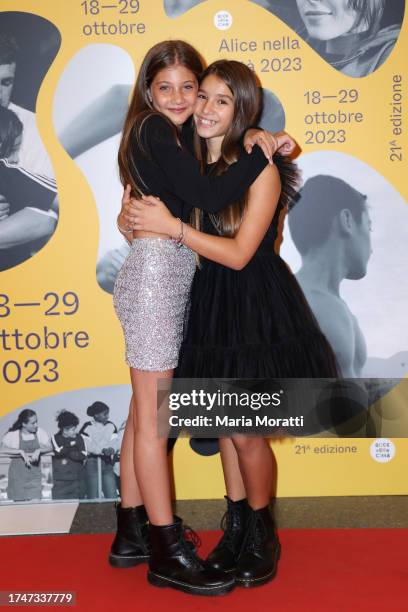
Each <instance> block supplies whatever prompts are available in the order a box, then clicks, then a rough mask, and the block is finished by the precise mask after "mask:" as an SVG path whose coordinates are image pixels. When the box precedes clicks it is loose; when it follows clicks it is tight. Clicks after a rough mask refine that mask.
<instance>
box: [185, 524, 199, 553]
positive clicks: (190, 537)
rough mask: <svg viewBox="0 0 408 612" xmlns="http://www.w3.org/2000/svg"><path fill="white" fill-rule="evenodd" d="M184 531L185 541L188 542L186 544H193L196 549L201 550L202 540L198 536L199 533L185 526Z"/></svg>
mask: <svg viewBox="0 0 408 612" xmlns="http://www.w3.org/2000/svg"><path fill="white" fill-rule="evenodd" d="M183 530H184V539H185V540H186V542H192V544H193V545H194V546H195V547H196V548H200V546H201V544H202V542H201V538H200V536H199V535H198V533H197V532H196V531H194V529H191V527H189V526H188V525H184V526H183Z"/></svg>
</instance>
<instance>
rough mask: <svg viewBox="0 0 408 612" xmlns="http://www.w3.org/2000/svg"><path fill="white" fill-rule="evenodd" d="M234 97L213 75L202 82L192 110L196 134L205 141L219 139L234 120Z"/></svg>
mask: <svg viewBox="0 0 408 612" xmlns="http://www.w3.org/2000/svg"><path fill="white" fill-rule="evenodd" d="M234 111H235V106H234V95H233V93H232V91H231V90H230V88H229V87H228V86H227V85H226V84H225V83H224V81H223V80H222V79H220V78H219V77H218V76H216V75H215V74H209V75H208V76H207V77H205V79H204V80H203V81H202V83H201V85H200V87H199V90H198V95H197V103H196V106H195V109H194V122H195V124H196V128H197V133H198V135H199V136H201V137H202V138H206V139H215V138H217V139H221V140H223V138H224V136H225V134H226V133H227V131H228V128H229V127H230V125H231V123H232V120H233V118H234Z"/></svg>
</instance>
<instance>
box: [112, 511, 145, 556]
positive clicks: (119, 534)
mask: <svg viewBox="0 0 408 612" xmlns="http://www.w3.org/2000/svg"><path fill="white" fill-rule="evenodd" d="M115 506H116V516H117V524H118V527H117V531H116V536H115V539H114V540H113V543H112V547H111V552H110V555H109V563H110V564H111V565H112V567H132V566H133V565H138V564H139V563H144V562H146V561H148V560H149V556H150V545H149V538H148V518H147V514H146V510H145V507H144V506H136V507H134V508H122V506H121V505H120V504H115Z"/></svg>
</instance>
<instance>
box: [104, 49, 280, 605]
mask: <svg viewBox="0 0 408 612" xmlns="http://www.w3.org/2000/svg"><path fill="white" fill-rule="evenodd" d="M201 71H202V63H201V60H200V58H199V56H198V54H197V52H196V51H195V50H194V49H193V48H192V47H191V46H190V45H188V44H186V43H184V42H182V41H166V42H163V43H159V44H158V45H155V47H153V48H152V49H151V50H150V51H149V52H148V53H147V55H146V57H145V59H144V61H143V63H142V66H141V68H140V71H139V75H138V78H137V82H136V85H135V89H134V92H133V96H132V99H131V102H130V107H129V111H128V114H127V117H126V120H125V124H124V129H123V135H122V140H121V145H120V149H119V169H120V176H121V180H122V183H123V185H130V186H131V190H132V193H133V194H138V195H141V194H154V195H156V196H159V197H160V198H162V199H163V200H164V201H166V204H167V206H168V207H169V210H171V212H172V213H173V214H174V215H175V217H177V218H178V222H179V226H180V234H179V235H178V236H177V239H176V240H171V239H169V237H168V236H167V235H157V234H152V233H149V232H145V231H137V232H133V231H132V230H130V231H127V229H128V228H126V227H123V222H122V223H121V217H120V216H119V220H118V224H119V229H121V230H125V233H127V237H128V240H129V243H130V244H131V249H130V252H129V254H128V256H127V258H126V260H125V262H124V264H123V267H122V268H121V270H120V272H119V274H118V277H117V279H116V283H115V288H114V296H113V297H114V306H115V310H116V312H117V315H118V317H119V320H120V322H121V324H122V327H123V331H124V336H125V343H126V361H127V363H128V365H129V367H130V376H131V382H132V389H133V401H132V404H131V410H130V413H129V418H128V421H127V425H126V429H125V433H124V437H123V442H122V448H121V460H120V470H121V484H122V487H121V500H122V501H121V504H120V505H119V506H118V507H117V516H118V531H117V534H116V537H115V540H114V542H113V545H112V549H111V553H110V557H109V560H110V563H111V564H112V565H114V566H115V567H127V566H130V565H135V564H137V563H140V562H142V561H146V560H147V559H149V565H150V570H149V574H148V578H149V580H150V582H152V583H153V584H157V585H159V586H171V587H173V588H177V589H180V590H184V591H186V592H189V593H194V594H211V595H216V594H222V593H225V592H228V591H230V590H231V589H232V588H233V587H234V581H233V579H232V578H231V577H230V576H226V575H225V574H224V573H223V572H220V571H218V570H214V569H211V570H210V569H208V568H207V567H206V566H204V565H203V564H202V562H201V561H200V559H199V558H198V557H197V556H196V554H195V552H194V549H193V548H192V546H191V545H189V544H187V543H186V541H185V539H184V537H183V527H182V522H181V520H180V519H178V518H177V517H174V516H173V512H172V507H171V496H170V479H169V473H168V463H167V453H166V450H167V440H166V439H165V438H160V437H159V436H158V434H157V381H158V380H159V379H163V378H171V377H172V375H173V369H174V367H175V366H176V365H177V362H178V353H179V348H180V344H181V339H182V331H183V320H184V310H185V306H186V302H187V299H188V295H189V290H190V286H191V283H192V280H193V276H194V272H195V255H194V253H193V251H191V250H190V249H189V248H188V247H186V246H185V245H182V244H181V242H182V234H183V227H184V226H183V222H184V221H187V220H188V219H189V216H190V213H191V210H192V208H193V206H196V207H198V208H201V209H203V210H207V211H208V212H212V213H215V212H217V211H218V210H220V209H221V208H223V207H225V206H227V205H229V204H230V203H232V202H234V201H235V200H236V199H237V198H239V197H241V196H242V195H243V194H244V193H245V191H246V190H247V189H248V187H249V186H250V185H251V184H252V182H253V181H254V180H255V179H256V177H257V176H258V174H259V173H260V172H261V171H262V169H263V167H264V163H265V162H264V155H263V153H262V151H261V149H260V148H258V147H255V148H254V151H253V153H252V154H251V155H247V154H246V153H245V151H244V150H241V155H240V156H239V159H238V160H237V162H236V163H235V164H233V165H232V166H231V168H230V170H229V172H228V173H226V174H225V175H224V176H219V177H206V176H203V175H202V174H201V171H200V164H199V162H198V161H197V160H196V159H195V158H194V157H193V155H192V153H191V152H189V150H188V147H189V145H190V146H191V140H192V139H191V126H189V125H188V124H187V120H188V119H189V118H190V117H191V115H192V113H193V108H194V105H195V103H196V98H197V89H198V76H199V74H200V73H201ZM261 134H262V138H265V137H266V136H265V135H264V133H263V132H261ZM284 142H287V140H284ZM266 148H267V150H268V151H269V153H270V148H269V149H268V147H266ZM272 149H273V147H272ZM273 150H274V149H273ZM147 521H149V523H150V524H149V535H150V542H149V541H148V539H147V533H146V532H147V530H146V524H147Z"/></svg>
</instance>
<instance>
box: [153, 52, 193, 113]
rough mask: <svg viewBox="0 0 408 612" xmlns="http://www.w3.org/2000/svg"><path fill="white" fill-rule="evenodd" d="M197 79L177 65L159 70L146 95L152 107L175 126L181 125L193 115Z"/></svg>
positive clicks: (184, 68) (186, 69)
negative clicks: (148, 96) (149, 98)
mask: <svg viewBox="0 0 408 612" xmlns="http://www.w3.org/2000/svg"><path fill="white" fill-rule="evenodd" d="M197 89H198V83H197V79H196V77H195V75H194V73H193V72H191V70H189V69H188V68H186V67H185V66H181V65H179V64H177V65H175V66H171V67H169V68H164V69H163V70H160V71H159V72H158V73H157V74H156V76H155V77H154V79H153V81H152V84H151V86H150V90H149V92H148V95H149V94H150V97H151V101H152V105H153V107H154V108H155V109H156V110H158V111H159V112H161V113H163V115H165V116H166V117H168V118H169V119H170V121H171V122H172V123H174V124H175V125H182V124H183V123H184V122H185V121H187V119H188V118H189V117H191V115H192V114H193V110H194V105H195V103H196V100H197Z"/></svg>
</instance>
